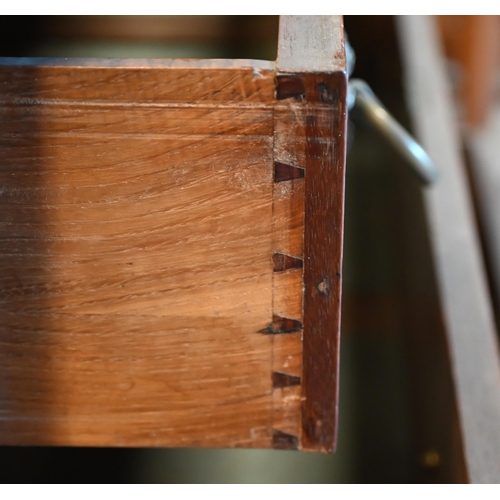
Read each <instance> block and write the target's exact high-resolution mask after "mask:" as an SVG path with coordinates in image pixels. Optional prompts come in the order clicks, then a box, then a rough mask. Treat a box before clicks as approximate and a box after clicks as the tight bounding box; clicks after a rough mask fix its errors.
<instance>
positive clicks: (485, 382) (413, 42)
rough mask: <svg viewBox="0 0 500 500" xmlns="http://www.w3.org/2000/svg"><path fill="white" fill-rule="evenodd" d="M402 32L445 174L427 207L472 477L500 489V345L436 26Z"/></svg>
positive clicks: (420, 123)
mask: <svg viewBox="0 0 500 500" xmlns="http://www.w3.org/2000/svg"><path fill="white" fill-rule="evenodd" d="M398 25H399V29H400V39H401V47H402V53H403V60H404V63H405V71H406V75H405V76H406V82H407V88H408V95H409V97H410V107H411V111H412V115H413V120H414V124H415V130H416V133H417V136H418V138H419V139H420V141H421V142H422V144H423V146H424V147H425V148H426V150H427V151H428V153H429V154H430V156H431V157H432V158H433V160H434V161H435V163H436V165H437V166H438V168H439V169H440V171H441V180H440V181H439V182H438V183H436V185H435V186H433V187H432V188H429V189H428V190H426V191H425V193H424V203H425V208H426V212H427V218H428V223H429V228H430V234H431V243H432V252H433V258H434V262H435V269H436V275H437V282H438V287H439V288H438V293H439V300H440V305H441V309H442V315H443V322H444V327H445V333H446V339H447V343H448V346H449V349H450V360H451V366H452V373H453V378H454V382H455V393H456V401H457V407H458V417H459V432H460V435H461V438H462V440H463V449H464V453H465V463H466V468H467V473H468V476H469V479H470V481H471V482H473V483H497V482H499V481H500V430H499V429H500V428H499V426H498V422H499V421H500V363H499V357H498V356H499V353H498V344H497V339H496V331H495V327H494V323H493V314H492V305H491V300H490V297H489V295H488V288H487V284H486V279H485V269H484V265H483V261H482V258H481V249H480V245H479V239H478V234H477V229H476V227H475V223H474V216H473V208H472V203H471V199H470V191H469V188H468V186H467V181H466V176H465V171H464V165H463V160H462V158H461V155H460V151H461V145H460V140H459V133H458V130H457V120H456V117H455V114H454V110H453V102H452V99H451V96H450V90H449V87H448V85H447V82H446V75H445V69H444V63H443V58H442V53H441V51H440V45H439V39H438V34H437V27H436V23H435V20H434V19H433V18H429V17H420V16H408V17H402V18H400V19H399V21H398ZM450 425H451V422H450Z"/></svg>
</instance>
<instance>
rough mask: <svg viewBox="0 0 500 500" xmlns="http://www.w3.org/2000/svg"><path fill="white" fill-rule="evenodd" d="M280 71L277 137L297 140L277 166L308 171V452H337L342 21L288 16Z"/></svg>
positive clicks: (281, 145) (282, 143) (283, 148)
mask: <svg viewBox="0 0 500 500" xmlns="http://www.w3.org/2000/svg"><path fill="white" fill-rule="evenodd" d="M276 64H277V68H278V77H277V81H278V83H277V99H278V100H279V101H281V102H282V104H281V106H280V107H279V108H278V109H281V108H283V109H287V108H288V110H289V112H288V115H287V116H286V117H285V118H282V116H281V115H280V114H279V113H278V114H276V115H275V116H276V122H277V124H276V125H275V130H282V131H286V130H288V131H289V133H290V134H291V135H292V137H293V136H295V137H297V140H296V141H290V140H289V141H287V140H276V138H275V150H276V153H277V155H278V158H277V159H278V161H279V162H282V163H285V164H290V165H291V166H293V167H301V168H305V178H304V236H303V237H304V240H303V241H304V243H303V258H304V266H303V276H304V302H303V310H304V319H303V327H304V333H303V364H302V367H303V380H302V399H303V404H302V439H301V447H302V448H303V449H310V450H321V451H328V452H331V451H333V450H334V448H335V444H336V435H337V404H338V356H339V335H340V296H341V272H342V244H343V216H344V214H343V209H344V167H345V140H346V135H347V134H346V131H347V122H346V120H347V107H346V105H347V102H346V99H347V74H346V65H345V50H344V39H343V30H342V18H341V17H340V16H282V18H281V21H280V34H279V42H278V60H277V63H276ZM292 113H293V116H294V119H290V116H291V115H292ZM275 136H276V132H275ZM289 182H290V181H289ZM275 207H276V203H275ZM275 214H276V208H275ZM275 218H276V217H275ZM276 249H277V250H278V248H276ZM279 250H280V251H283V250H281V249H279ZM284 253H286V252H284ZM292 255H294V254H293V253H292Z"/></svg>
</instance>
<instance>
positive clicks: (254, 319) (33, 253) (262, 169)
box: [0, 65, 274, 447]
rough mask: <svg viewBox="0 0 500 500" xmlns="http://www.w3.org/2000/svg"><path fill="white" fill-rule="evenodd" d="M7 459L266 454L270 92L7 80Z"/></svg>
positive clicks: (3, 92)
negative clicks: (27, 450) (219, 450)
mask: <svg viewBox="0 0 500 500" xmlns="http://www.w3.org/2000/svg"><path fill="white" fill-rule="evenodd" d="M0 72H1V79H0V80H1V83H0V87H1V88H0V96H1V114H2V120H1V139H0V141H1V142H0V147H1V155H2V170H1V173H0V175H1V186H2V198H1V200H2V201H1V203H2V226H1V239H0V249H1V267H2V278H1V281H2V285H1V290H2V300H1V311H2V314H1V320H0V322H1V345H2V348H1V349H0V357H1V358H2V361H1V365H2V380H3V383H2V387H3V389H2V405H1V406H2V410H1V411H2V419H1V424H0V440H1V442H2V443H4V444H31V445H42V444H64V445H89V444H90V445H93V446H95V445H125V444H126V445H128V446H258V447H266V446H269V445H270V444H271V440H272V436H271V430H270V429H271V428H272V422H271V406H272V396H271V390H272V371H273V370H272V366H271V360H272V348H271V347H272V339H271V338H270V337H269V336H266V335H261V334H258V333H257V332H258V331H259V330H261V329H262V328H264V327H266V325H267V324H268V323H269V322H270V319H271V316H272V309H271V304H272V274H273V265H272V193H273V158H272V147H273V146H272V144H273V140H272V133H273V123H272V101H273V96H274V75H273V73H271V72H266V71H265V70H264V71H262V72H260V73H259V74H257V73H255V72H254V70H253V69H252V68H248V69H210V68H207V69H196V70H195V71H193V70H192V69H189V68H188V69H183V68H178V69H175V68H157V69H149V70H147V69H142V68H141V69H135V68H86V67H68V66H65V67H57V66H55V67H50V66H44V67H36V68H33V67H31V66H21V65H18V66H10V67H9V66H3V67H2V68H1V69H0Z"/></svg>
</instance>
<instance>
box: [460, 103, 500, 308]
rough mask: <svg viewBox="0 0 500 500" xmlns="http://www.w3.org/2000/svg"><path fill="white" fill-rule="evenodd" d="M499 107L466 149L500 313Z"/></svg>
mask: <svg viewBox="0 0 500 500" xmlns="http://www.w3.org/2000/svg"><path fill="white" fill-rule="evenodd" d="M499 134H500V106H499V103H498V99H496V100H494V101H493V103H492V105H491V106H490V108H489V112H488V114H487V117H486V120H485V122H484V124H483V125H482V126H481V127H479V128H476V129H475V130H471V131H469V132H468V133H467V134H466V136H465V140H466V145H467V148H468V151H469V153H470V159H471V177H472V179H473V184H474V187H475V191H476V194H477V197H476V200H477V205H478V209H479V216H480V220H481V224H482V229H483V237H484V241H485V246H486V252H487V255H488V263H489V271H490V273H491V276H490V279H491V280H492V289H493V291H494V297H493V298H494V306H495V309H496V312H497V315H498V313H499V312H500V293H499V292H500V219H499V217H498V214H499V213H500V197H499V196H498V193H499V189H500V163H499V158H500V148H499V145H498V137H499V136H500V135H499Z"/></svg>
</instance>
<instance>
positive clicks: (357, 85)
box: [349, 79, 439, 185]
mask: <svg viewBox="0 0 500 500" xmlns="http://www.w3.org/2000/svg"><path fill="white" fill-rule="evenodd" d="M354 106H356V107H357V108H358V109H359V110H360V111H361V112H362V113H363V116H364V117H365V118H366V120H367V121H368V122H369V123H370V124H371V125H373V126H374V127H375V128H376V129H377V130H378V131H379V132H380V133H381V134H382V135H383V136H384V137H385V138H386V139H387V140H388V141H389V142H390V144H392V146H393V147H394V148H395V149H396V150H397V151H399V152H400V153H401V155H402V156H403V157H404V158H405V159H406V160H407V161H408V162H409V163H410V164H411V166H412V167H413V168H414V171H415V173H416V174H417V175H418V177H419V179H420V180H421V181H422V182H423V183H424V184H426V185H429V184H432V183H433V182H434V181H436V180H437V179H438V178H439V171H438V169H437V167H436V165H435V164H434V162H433V161H432V160H431V158H430V156H429V155H428V154H427V153H426V152H425V150H424V149H423V148H422V146H420V144H418V142H417V141H416V140H415V139H414V138H413V137H412V136H411V135H410V134H409V133H408V132H407V131H406V130H405V129H404V128H403V127H402V126H401V125H400V123H398V121H397V120H396V119H395V118H394V117H393V116H392V115H391V114H390V113H389V112H388V111H387V110H386V109H385V107H384V106H383V104H382V103H381V102H380V101H379V100H378V99H377V97H376V96H375V94H374V93H373V91H372V89H371V88H370V86H369V85H368V84H367V83H366V82H365V81H364V80H359V79H352V80H349V109H351V108H352V107H354Z"/></svg>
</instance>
